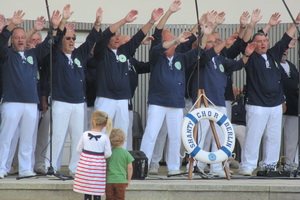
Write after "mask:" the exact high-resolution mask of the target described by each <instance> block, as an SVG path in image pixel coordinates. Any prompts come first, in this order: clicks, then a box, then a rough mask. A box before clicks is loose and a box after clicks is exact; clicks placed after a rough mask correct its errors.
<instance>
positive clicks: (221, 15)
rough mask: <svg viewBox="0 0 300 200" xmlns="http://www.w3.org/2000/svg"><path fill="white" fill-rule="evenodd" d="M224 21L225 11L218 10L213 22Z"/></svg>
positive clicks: (220, 22)
mask: <svg viewBox="0 0 300 200" xmlns="http://www.w3.org/2000/svg"><path fill="white" fill-rule="evenodd" d="M224 21H225V12H220V13H219V14H218V15H217V16H216V18H215V22H214V23H215V24H216V25H220V24H223V23H224Z"/></svg>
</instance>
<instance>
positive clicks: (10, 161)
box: [5, 127, 20, 173]
mask: <svg viewBox="0 0 300 200" xmlns="http://www.w3.org/2000/svg"><path fill="white" fill-rule="evenodd" d="M19 137H20V131H19V127H17V130H16V132H15V135H14V136H13V138H12V141H11V145H10V149H9V154H8V158H7V161H6V164H5V166H6V172H7V173H8V172H10V170H11V167H12V166H13V167H14V169H15V170H16V169H17V168H18V163H19V161H18V149H19V148H18V142H19Z"/></svg>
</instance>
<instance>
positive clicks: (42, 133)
mask: <svg viewBox="0 0 300 200" xmlns="http://www.w3.org/2000/svg"><path fill="white" fill-rule="evenodd" d="M49 134H50V110H47V111H46V113H44V114H43V115H42V116H41V119H40V122H39V127H38V134H37V143H36V149H35V168H36V169H37V168H40V167H42V166H44V165H45V162H46V160H45V157H46V150H47V145H48V142H49Z"/></svg>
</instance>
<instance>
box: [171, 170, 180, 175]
mask: <svg viewBox="0 0 300 200" xmlns="http://www.w3.org/2000/svg"><path fill="white" fill-rule="evenodd" d="M181 174H182V171H180V170H171V171H168V175H169V176H170V175H181Z"/></svg>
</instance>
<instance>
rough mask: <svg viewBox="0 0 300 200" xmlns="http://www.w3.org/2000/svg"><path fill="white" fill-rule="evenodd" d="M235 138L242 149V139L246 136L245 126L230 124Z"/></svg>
mask: <svg viewBox="0 0 300 200" xmlns="http://www.w3.org/2000/svg"><path fill="white" fill-rule="evenodd" d="M232 126H233V130H234V135H235V138H236V139H237V140H238V141H239V143H240V146H241V149H242V151H243V148H244V139H245V136H246V126H244V125H237V124H232Z"/></svg>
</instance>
